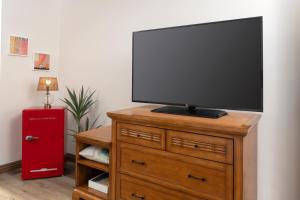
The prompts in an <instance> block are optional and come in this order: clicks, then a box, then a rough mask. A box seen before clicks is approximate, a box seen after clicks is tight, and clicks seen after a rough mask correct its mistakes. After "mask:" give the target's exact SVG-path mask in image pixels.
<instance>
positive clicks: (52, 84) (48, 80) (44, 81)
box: [37, 77, 58, 91]
mask: <svg viewBox="0 0 300 200" xmlns="http://www.w3.org/2000/svg"><path fill="white" fill-rule="evenodd" d="M47 86H48V87H49V91H57V90H58V83H57V78H56V77H40V79H39V85H38V88H37V90H38V91H46V90H47Z"/></svg>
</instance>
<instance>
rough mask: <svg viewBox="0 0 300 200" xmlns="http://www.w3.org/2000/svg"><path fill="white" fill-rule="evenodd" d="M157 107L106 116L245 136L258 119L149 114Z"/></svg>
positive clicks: (237, 114)
mask: <svg viewBox="0 0 300 200" xmlns="http://www.w3.org/2000/svg"><path fill="white" fill-rule="evenodd" d="M158 107H160V106H157V105H146V106H140V107H134V108H129V109H123V110H118V111H113V112H108V113H107V115H108V116H109V117H111V118H112V119H117V120H126V121H136V122H142V123H150V124H156V125H168V126H178V127H186V128H199V129H204V130H210V131H221V132H228V133H230V134H234V135H246V134H247V133H248V132H249V130H250V129H251V128H252V127H254V126H255V125H256V124H257V123H258V121H259V119H260V115H259V114H253V113H241V112H228V115H226V116H224V117H221V118H218V119H210V118H203V117H192V116H182V115H172V114H164V113H154V112H151V110H153V109H155V108H158Z"/></svg>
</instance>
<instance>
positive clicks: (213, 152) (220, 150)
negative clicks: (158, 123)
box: [167, 131, 233, 164]
mask: <svg viewBox="0 0 300 200" xmlns="http://www.w3.org/2000/svg"><path fill="white" fill-rule="evenodd" d="M167 151H170V152H174V153H178V154H183V155H188V156H193V157H198V158H204V159H208V160H213V161H218V162H223V163H228V164H232V163H233V140H232V139H227V138H220V137H214V136H206V135H198V134H193V133H186V132H179V131H167Z"/></svg>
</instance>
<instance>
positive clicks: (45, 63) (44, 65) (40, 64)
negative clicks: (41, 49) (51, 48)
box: [34, 53, 50, 70]
mask: <svg viewBox="0 0 300 200" xmlns="http://www.w3.org/2000/svg"><path fill="white" fill-rule="evenodd" d="M34 70H50V55H49V54H46V53H35V54H34Z"/></svg>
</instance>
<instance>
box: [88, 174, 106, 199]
mask: <svg viewBox="0 0 300 200" xmlns="http://www.w3.org/2000/svg"><path fill="white" fill-rule="evenodd" d="M108 183H109V180H108V173H103V174H100V175H98V176H96V177H94V178H92V179H91V180H89V183H88V186H89V187H90V188H93V189H95V190H97V191H99V192H103V193H106V194H107V192H108Z"/></svg>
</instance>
